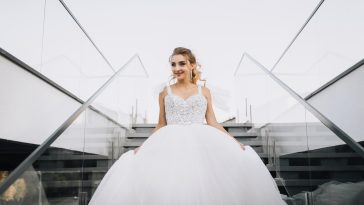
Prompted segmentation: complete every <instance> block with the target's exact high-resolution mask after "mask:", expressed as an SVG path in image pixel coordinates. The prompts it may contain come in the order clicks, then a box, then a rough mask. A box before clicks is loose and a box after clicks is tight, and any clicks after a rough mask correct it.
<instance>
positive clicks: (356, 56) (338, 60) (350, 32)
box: [273, 0, 364, 97]
mask: <svg viewBox="0 0 364 205" xmlns="http://www.w3.org/2000/svg"><path fill="white" fill-rule="evenodd" d="M363 8H364V2H363V1H350V2H347V1H340V0H332V1H325V2H324V3H323V4H322V5H321V7H320V9H319V10H318V11H317V13H316V14H315V16H314V17H313V18H312V19H311V20H310V22H309V23H308V24H307V26H306V28H305V29H304V30H303V31H302V33H301V34H300V36H299V37H298V38H297V40H296V41H295V42H294V44H293V45H292V46H291V48H290V49H289V50H288V52H287V53H286V55H285V56H284V58H283V59H282V61H281V62H280V63H279V64H278V65H277V67H276V68H275V69H274V71H273V72H274V73H275V74H277V75H279V77H280V78H281V80H283V81H284V82H285V83H286V84H288V85H289V86H290V87H291V88H292V89H293V90H295V91H296V92H297V93H298V94H300V95H301V96H302V97H306V96H307V95H308V94H310V93H312V92H313V91H314V90H316V89H317V88H319V87H321V86H322V85H323V84H325V83H326V82H328V81H330V80H331V79H333V78H334V77H336V76H337V75H339V74H340V73H342V72H343V71H345V70H346V69H348V68H350V67H351V66H353V65H354V64H355V63H357V62H358V61H360V60H362V59H363V55H362V54H363V52H362V50H363V46H364V39H363V37H362V36H363V33H364V27H363V26H361V25H362V24H361V22H360V20H359V19H363V18H364V14H363V12H362V10H363Z"/></svg>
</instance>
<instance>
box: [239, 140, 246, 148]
mask: <svg viewBox="0 0 364 205" xmlns="http://www.w3.org/2000/svg"><path fill="white" fill-rule="evenodd" d="M239 145H240V147H241V149H243V150H245V145H244V144H243V143H240V142H239Z"/></svg>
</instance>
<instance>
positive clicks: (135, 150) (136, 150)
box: [134, 146, 140, 154]
mask: <svg viewBox="0 0 364 205" xmlns="http://www.w3.org/2000/svg"><path fill="white" fill-rule="evenodd" d="M139 148H140V146H139V147H137V148H135V149H134V154H136V153H137V152H138V150H139Z"/></svg>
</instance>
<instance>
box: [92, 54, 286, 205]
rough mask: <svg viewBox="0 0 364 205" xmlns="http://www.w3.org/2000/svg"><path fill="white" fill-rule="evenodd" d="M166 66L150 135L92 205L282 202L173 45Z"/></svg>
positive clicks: (193, 64)
mask: <svg viewBox="0 0 364 205" xmlns="http://www.w3.org/2000/svg"><path fill="white" fill-rule="evenodd" d="M170 63H171V66H172V74H173V77H174V78H175V79H176V80H177V81H176V83H175V84H173V85H171V86H169V85H167V86H166V87H165V88H164V89H163V91H161V92H160V93H159V106H160V114H159V120H158V124H157V126H156V128H155V129H154V130H153V132H152V135H151V136H150V137H149V138H148V139H147V140H145V141H144V143H143V144H142V146H140V147H138V148H137V149H135V150H134V151H133V150H130V151H128V152H126V153H124V154H123V155H121V157H120V158H119V159H118V160H117V161H116V162H115V163H114V165H113V166H112V167H111V168H110V170H109V171H108V172H107V173H106V175H105V176H104V178H103V179H102V181H101V183H100V184H99V186H98V188H97V190H96V191H95V193H94V195H93V196H92V199H91V201H90V203H89V204H92V205H100V204H103V205H114V204H115V205H117V204H118V205H121V204H123V205H177V204H178V205H267V204H273V205H275V204H277V205H280V204H286V203H285V202H284V201H283V200H282V199H281V195H280V193H279V191H278V188H277V185H276V184H275V181H274V180H273V178H272V176H271V175H270V173H269V171H268V170H267V168H266V167H265V165H264V163H263V162H262V161H261V159H260V158H259V156H258V155H257V153H256V152H255V151H254V150H253V149H252V148H251V147H250V146H245V145H243V144H241V143H239V142H238V141H237V140H236V139H235V138H234V137H232V136H231V135H230V134H229V133H228V132H226V131H225V129H224V128H223V127H222V126H221V125H220V124H219V123H218V122H217V121H216V118H215V115H214V111H213V109H212V102H211V94H210V91H209V89H208V88H207V87H202V86H200V85H197V81H198V80H200V72H199V71H198V70H197V65H198V63H197V61H196V58H195V56H194V55H193V54H192V52H191V51H190V50H189V49H187V48H182V47H178V48H175V49H174V51H173V53H172V55H171V57H170ZM205 120H206V122H207V124H205V123H204V121H205Z"/></svg>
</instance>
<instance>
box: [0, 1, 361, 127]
mask: <svg viewBox="0 0 364 205" xmlns="http://www.w3.org/2000/svg"><path fill="white" fill-rule="evenodd" d="M64 2H65V3H66V5H67V6H68V7H69V8H70V10H71V11H72V13H73V14H74V15H75V17H76V18H77V19H78V21H79V22H80V23H81V25H82V26H83V28H84V29H85V30H86V31H87V33H88V34H89V36H90V37H91V38H92V40H93V41H94V43H95V44H96V45H97V47H98V48H99V49H100V51H101V52H102V53H103V54H104V56H105V57H106V59H107V60H108V61H109V62H110V64H111V65H112V67H113V68H114V69H116V70H117V69H119V68H121V67H122V66H123V65H124V64H125V63H126V62H127V61H128V60H129V59H130V58H131V57H132V56H134V55H135V54H138V56H139V59H140V62H139V61H138V60H136V59H134V61H133V62H132V63H131V65H129V66H128V67H127V69H125V71H123V74H125V76H130V75H131V74H139V75H141V76H144V78H133V77H129V78H120V80H119V82H118V83H117V85H115V86H114V87H112V89H111V88H110V91H108V94H107V95H108V97H105V98H102V99H103V100H104V101H105V102H106V101H108V100H110V99H112V98H116V100H115V99H113V100H114V102H113V103H109V104H113V106H114V107H115V108H117V107H119V108H120V107H125V109H126V110H127V112H130V110H131V107H130V105H131V104H132V102H130V101H128V102H126V101H127V100H125V98H132V97H130V96H133V97H135V96H136V94H135V93H138V95H143V98H140V100H139V103H138V105H139V112H140V113H145V115H146V116H147V118H148V122H156V121H157V117H158V112H159V109H158V100H157V93H158V92H156V90H158V88H160V86H161V85H162V84H164V83H165V82H167V81H168V79H169V75H170V74H171V71H170V66H169V63H168V58H169V56H170V54H171V52H172V50H173V49H174V48H175V47H179V46H182V47H187V48H189V49H191V50H192V51H193V52H194V54H195V55H196V57H197V60H198V62H199V63H200V64H201V65H202V67H201V71H202V78H204V79H206V80H207V84H206V86H207V87H209V88H211V90H212V91H213V93H212V94H213V100H214V98H215V101H213V105H214V103H215V105H216V109H215V112H216V116H217V119H218V121H219V122H221V121H224V120H227V119H229V118H231V117H234V116H235V115H236V112H237V109H240V108H239V106H241V105H236V104H237V103H239V102H238V100H236V99H242V98H244V96H245V93H246V91H247V89H250V90H252V89H258V90H259V89H260V88H258V86H259V85H258V84H255V81H254V78H251V79H247V80H246V82H244V83H245V84H244V86H243V87H241V89H240V88H239V89H236V84H235V81H236V79H237V78H234V73H235V71H236V69H237V67H238V65H239V62H240V59H241V57H242V55H243V53H244V52H246V53H249V54H250V55H251V56H253V57H254V58H255V59H257V60H258V61H259V62H260V63H262V64H263V65H264V66H266V67H267V68H271V67H272V66H273V65H274V64H275V62H276V61H277V60H278V58H279V57H280V55H281V54H282V53H283V51H284V50H285V49H286V47H287V46H288V45H289V43H290V42H291V40H292V39H293V37H294V36H295V35H296V34H297V32H298V31H299V29H300V28H301V26H302V25H303V24H304V22H305V21H306V19H307V18H308V17H309V16H310V14H311V13H312V12H313V10H314V9H315V7H316V6H317V5H318V3H319V1H318V0H305V1H302V0H276V1H271V0H260V1H253V0H225V1H213V0H212V1H211V0H210V1H207V0H199V1H196V0H195V1H192V0H185V1H166V0H155V1H147V0H133V1H125V0H123V1H120V0H104V1H101V0H77V1H75V0H64ZM1 3H2V6H1V7H0V17H1V18H0V24H1V25H2V26H3V27H4V28H7V29H5V30H3V31H2V32H1V33H0V46H1V47H2V48H4V49H6V50H7V51H9V52H10V53H12V54H14V55H15V56H17V57H18V58H20V59H21V60H23V61H24V62H25V63H27V64H29V65H30V66H32V67H33V68H35V69H37V70H38V71H40V72H42V73H43V74H44V75H46V76H48V77H49V78H51V79H52V80H54V81H55V82H57V83H59V84H60V85H62V86H64V87H65V88H66V89H68V90H70V91H71V92H73V93H75V94H76V95H78V96H81V98H82V99H87V97H88V96H90V95H91V94H92V93H93V92H94V91H95V90H96V89H97V88H98V87H99V86H101V85H102V82H104V81H105V80H106V79H107V77H109V76H111V75H112V73H113V71H112V70H111V69H110V67H109V66H108V65H107V63H106V62H105V61H104V59H103V58H102V57H101V56H100V55H99V54H98V52H97V51H96V49H95V48H94V47H93V45H92V44H91V43H90V42H89V41H88V39H87V38H86V36H85V35H84V34H83V33H82V32H81V31H80V29H79V28H78V27H77V25H76V23H75V22H74V21H73V19H72V18H70V16H69V15H68V13H67V12H66V10H65V9H64V8H63V7H62V5H61V4H60V3H59V1H56V0H47V1H44V0H35V1H22V0H4V1H2V2H1ZM363 9H364V2H363V1H360V0H354V1H350V3H348V2H347V1H341V0H331V1H325V2H324V3H323V5H322V6H321V7H320V9H319V11H318V12H317V13H316V15H315V16H314V18H312V20H311V21H310V22H309V24H308V25H307V27H306V28H305V29H304V30H303V32H302V33H301V34H300V36H299V38H297V40H296V41H295V42H294V44H293V45H292V47H291V48H290V49H289V51H288V52H287V54H286V55H285V56H284V58H283V59H282V61H281V62H280V63H279V64H278V66H277V67H276V69H275V70H274V74H276V75H277V76H278V77H280V78H281V79H282V80H284V81H285V82H286V83H287V84H288V85H289V86H291V87H292V88H293V89H294V90H296V91H297V92H298V93H299V94H301V95H302V96H305V95H306V94H308V93H309V92H312V91H313V90H315V89H316V88H317V87H319V86H321V85H322V84H323V83H325V82H327V81H328V80H330V79H331V78H333V77H335V76H336V75H338V74H339V73H340V72H342V71H343V70H345V69H347V68H348V67H350V66H351V65H353V64H355V63H356V62H357V61H359V60H361V59H362V53H363V52H362V48H363V46H364V38H362V36H363V33H364V28H363V26H361V25H363V22H362V20H361V19H364V17H363V15H364V14H362V10H363ZM15 10H16V11H18V12H14V11H15ZM19 13H21V15H18V14H19ZM25 30H26V32H24V31H25ZM141 63H142V64H141ZM142 65H143V66H142ZM247 67H249V68H250V69H255V68H254V66H252V65H251V63H249V62H248V61H246V60H244V62H242V64H240V65H239V72H240V71H243V72H244V70H247V69H246V68H247ZM248 70H249V69H248ZM146 76H147V77H146ZM121 81H122V82H121ZM244 89H245V90H244ZM105 95H106V94H105ZM115 96H117V97H115ZM128 96H129V97H128ZM214 96H215V97H214ZM256 101H259V98H256ZM100 102H101V101H100ZM123 103H127V104H128V105H126V106H125V105H124V104H123ZM103 106H104V107H109V105H108V103H104V104H103ZM113 106H111V105H110V107H109V109H113V108H112V107H113ZM227 108H229V109H227ZM120 112H126V111H125V110H120Z"/></svg>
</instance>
